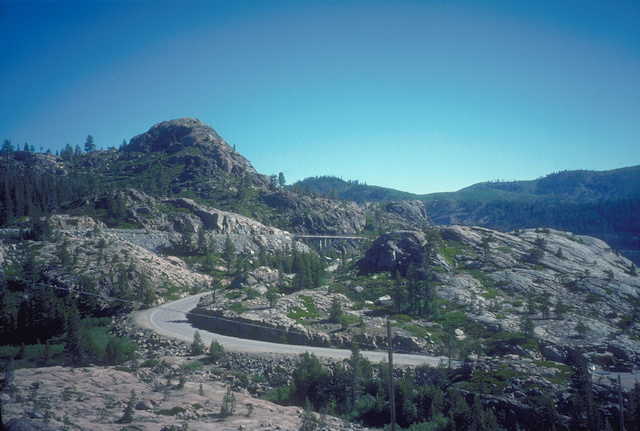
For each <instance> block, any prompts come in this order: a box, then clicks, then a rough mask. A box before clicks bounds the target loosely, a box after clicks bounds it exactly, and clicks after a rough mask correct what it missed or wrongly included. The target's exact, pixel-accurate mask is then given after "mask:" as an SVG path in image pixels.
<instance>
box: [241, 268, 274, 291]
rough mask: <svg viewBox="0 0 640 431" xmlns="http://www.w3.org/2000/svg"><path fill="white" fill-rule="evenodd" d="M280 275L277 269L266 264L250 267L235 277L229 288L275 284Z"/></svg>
mask: <svg viewBox="0 0 640 431" xmlns="http://www.w3.org/2000/svg"><path fill="white" fill-rule="evenodd" d="M279 277H280V275H279V273H278V271H277V270H274V269H271V268H269V267H268V266H261V267H260V268H256V269H252V270H251V271H249V272H247V273H246V274H245V275H240V276H238V277H236V278H235V279H234V280H233V281H232V282H231V284H230V285H229V288H230V289H240V288H243V287H247V286H248V287H253V286H257V285H261V284H262V285H268V284H276V283H277V282H278V279H279Z"/></svg>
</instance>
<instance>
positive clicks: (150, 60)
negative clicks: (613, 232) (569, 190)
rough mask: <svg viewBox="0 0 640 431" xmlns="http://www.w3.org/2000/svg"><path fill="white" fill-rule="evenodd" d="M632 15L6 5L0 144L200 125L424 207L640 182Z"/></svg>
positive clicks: (579, 6)
mask: <svg viewBox="0 0 640 431" xmlns="http://www.w3.org/2000/svg"><path fill="white" fill-rule="evenodd" d="M639 22H640V3H638V2H637V1H626V0H620V1H590V0H579V1H578V0H575V1H568V0H567V1H563V0H556V1H547V0H540V1H535V2H512V1H506V0H505V1H498V0H495V1H463V0H460V1H458V0H452V1H409V0H399V1H393V2H392V1H358V0H344V1H332V0H329V1H321V2H320V1H317V2H316V1H313V2H312V1H309V2H304V1H279V0H274V1H244V0H237V1H207V2H204V1H203V2H189V1H187V2H185V1H180V2H178V1H162V2H160V1H153V0H139V1H114V0H111V1H106V0H105V1H88V0H85V1H71V2H58V1H41V2H36V1H22V2H0V59H2V66H1V67H0V101H1V103H0V140H2V141H4V140H5V139H10V140H11V142H12V143H13V144H14V146H16V147H19V148H22V147H23V146H24V143H25V142H27V143H28V144H29V145H33V146H34V147H35V148H36V150H37V151H39V150H40V148H41V147H42V148H43V149H44V150H46V149H47V148H50V149H51V150H52V151H53V152H55V151H56V150H60V149H62V148H63V147H64V146H65V145H66V144H67V143H69V144H71V145H72V146H73V147H75V146H76V145H80V146H81V147H83V144H84V141H85V139H86V137H87V135H88V134H91V135H92V136H93V137H94V139H95V143H96V144H97V146H98V147H99V148H107V147H111V146H113V147H118V146H119V145H120V144H121V143H122V141H123V139H126V140H127V141H129V139H131V138H132V137H133V136H135V135H137V134H140V133H143V132H146V131H147V130H148V129H149V128H150V127H151V126H153V125H154V124H156V123H159V122H161V121H164V120H169V119H172V118H180V117H195V118H198V119H199V120H201V121H203V122H204V123H206V124H208V125H210V126H211V127H213V128H214V129H215V130H216V131H217V132H218V134H219V135H220V136H221V137H222V138H223V139H224V140H225V141H226V142H227V143H229V144H230V145H232V146H233V145H235V146H236V149H237V150H238V152H240V153H241V154H242V155H243V156H245V157H246V158H247V159H248V160H249V161H250V162H251V163H252V164H253V166H254V167H255V168H256V170H257V171H258V172H260V173H263V174H266V175H270V174H277V173H278V172H283V173H284V175H285V178H286V179H287V181H288V182H289V183H291V182H293V181H296V180H301V179H304V178H306V177H310V176H316V175H333V176H337V177H340V178H343V179H345V180H358V181H360V182H365V183H367V184H369V185H378V186H383V187H390V188H394V189H398V190H403V191H409V192H413V193H418V194H423V193H432V192H445V191H455V190H458V189H460V188H463V187H466V186H469V185H471V184H474V183H477V182H481V181H487V180H496V179H500V180H513V179H517V180H528V179H534V178H537V177H540V176H543V175H546V174H549V173H552V172H555V171H560V170H567V169H590V170H609V169H615V168H621V167H625V166H632V165H638V164H640V26H639V25H638V23H639Z"/></svg>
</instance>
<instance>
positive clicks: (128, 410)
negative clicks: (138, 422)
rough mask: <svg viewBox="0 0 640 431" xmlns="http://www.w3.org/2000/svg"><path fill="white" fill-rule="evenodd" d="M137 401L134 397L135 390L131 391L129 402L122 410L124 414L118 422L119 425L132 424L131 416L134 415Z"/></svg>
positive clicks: (135, 396)
mask: <svg viewBox="0 0 640 431" xmlns="http://www.w3.org/2000/svg"><path fill="white" fill-rule="evenodd" d="M137 401H138V397H137V395H136V391H135V389H131V398H129V402H128V403H127V406H126V407H125V409H124V413H123V414H122V418H120V420H119V421H118V422H119V423H121V424H130V423H131V422H133V415H134V413H135V406H136V402H137Z"/></svg>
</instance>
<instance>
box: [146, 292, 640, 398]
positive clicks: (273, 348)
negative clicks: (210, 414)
mask: <svg viewBox="0 0 640 431" xmlns="http://www.w3.org/2000/svg"><path fill="white" fill-rule="evenodd" d="M210 294H211V292H206V293H201V294H198V295H194V296H190V297H188V298H184V299H180V300H178V301H174V302H169V303H167V304H163V305H161V306H159V307H155V308H150V309H148V310H144V311H140V312H138V313H136V315H135V317H134V320H135V322H136V323H137V324H138V325H139V326H142V327H144V328H148V329H151V330H153V331H155V332H157V333H158V334H161V335H164V336H167V337H170V338H174V339H177V340H181V341H186V342H189V343H190V342H192V341H193V334H194V333H195V331H196V329H198V328H195V327H193V326H192V325H191V323H189V321H188V320H187V316H186V314H187V313H188V312H189V311H191V310H193V309H194V308H195V307H196V305H198V300H199V299H200V297H201V296H203V295H210ZM198 331H200V335H201V336H202V341H204V343H205V345H206V346H208V345H209V344H211V340H213V339H216V340H217V341H218V342H219V343H220V344H222V345H223V346H224V348H225V350H228V351H233V352H246V353H254V354H290V355H298V354H300V353H304V352H309V353H313V354H315V355H316V356H319V357H325V358H332V359H336V360H340V359H346V358H348V357H349V356H351V351H350V350H346V349H332V348H328V347H313V346H300V345H293V344H279V343H268V342H265V341H257V340H250V339H246V338H236V337H230V336H227V335H220V334H214V333H212V332H208V331H206V330H203V329H198ZM360 353H361V354H362V355H363V356H365V357H366V358H368V359H369V360H370V361H372V362H379V361H382V360H383V359H387V358H388V353H387V352H386V351H368V350H362V351H361V352H360ZM441 361H444V363H446V362H447V358H445V357H441V356H426V355H411V354H404V353H394V354H393V363H394V364H398V365H412V366H417V365H423V364H427V365H430V366H437V365H438V364H440V362H441ZM456 364H457V361H456ZM598 371H599V373H594V374H593V379H594V380H598V379H602V378H605V379H610V380H613V381H616V382H617V378H618V374H619V375H620V378H621V383H622V386H623V387H624V388H625V389H632V388H633V387H634V385H635V384H636V383H638V382H639V381H640V374H635V373H603V372H602V371H601V370H598Z"/></svg>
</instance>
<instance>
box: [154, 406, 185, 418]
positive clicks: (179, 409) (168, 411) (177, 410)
mask: <svg viewBox="0 0 640 431" xmlns="http://www.w3.org/2000/svg"><path fill="white" fill-rule="evenodd" d="M186 411H187V409H185V408H184V407H180V406H176V407H173V408H171V409H162V410H158V414H159V415H162V416H175V415H177V414H178V413H184V412H186Z"/></svg>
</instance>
